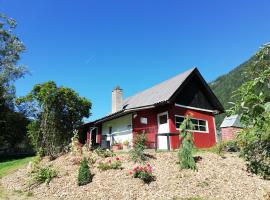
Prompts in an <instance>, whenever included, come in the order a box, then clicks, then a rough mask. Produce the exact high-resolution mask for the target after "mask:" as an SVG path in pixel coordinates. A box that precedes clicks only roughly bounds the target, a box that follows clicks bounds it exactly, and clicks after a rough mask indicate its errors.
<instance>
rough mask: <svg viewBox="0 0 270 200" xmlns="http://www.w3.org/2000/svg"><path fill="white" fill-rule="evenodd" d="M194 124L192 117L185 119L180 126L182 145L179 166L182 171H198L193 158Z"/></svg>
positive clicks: (179, 152) (179, 153)
mask: <svg viewBox="0 0 270 200" xmlns="http://www.w3.org/2000/svg"><path fill="white" fill-rule="evenodd" d="M190 130H193V124H192V121H191V120H190V117H189V116H187V117H185V119H184V121H183V122H182V124H181V126H180V140H182V144H181V146H180V148H179V151H178V158H179V164H180V167H181V168H182V169H193V170H195V169H196V163H195V160H194V158H193V152H194V145H193V133H192V131H190Z"/></svg>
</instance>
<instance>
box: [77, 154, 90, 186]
mask: <svg viewBox="0 0 270 200" xmlns="http://www.w3.org/2000/svg"><path fill="white" fill-rule="evenodd" d="M91 181H92V174H91V172H90V169H89V166H88V161H87V159H86V158H83V160H82V162H81V164H80V169H79V175H78V185H79V186H81V185H86V184H88V183H90V182H91Z"/></svg>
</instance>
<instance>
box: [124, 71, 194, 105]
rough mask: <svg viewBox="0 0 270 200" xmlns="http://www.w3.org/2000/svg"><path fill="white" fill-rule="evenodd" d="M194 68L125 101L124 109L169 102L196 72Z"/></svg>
mask: <svg viewBox="0 0 270 200" xmlns="http://www.w3.org/2000/svg"><path fill="white" fill-rule="evenodd" d="M195 69H196V68H192V69H190V70H188V71H185V72H184V73H181V74H178V75H177V76H175V77H173V78H171V79H169V80H166V81H164V82H162V83H160V84H158V85H155V86H154V87H151V88H149V89H147V90H144V91H142V92H140V93H137V94H135V95H134V96H131V97H129V98H127V99H125V100H124V103H123V108H125V109H131V108H137V107H143V106H148V105H154V104H157V103H160V102H164V101H168V100H169V99H170V97H171V96H172V95H173V94H174V92H175V91H176V90H177V89H178V88H179V87H180V86H181V84H182V83H183V82H184V81H185V80H186V78H187V77H188V76H189V75H190V74H191V73H192V72H193V71H194V70H195Z"/></svg>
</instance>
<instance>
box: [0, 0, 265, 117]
mask: <svg viewBox="0 0 270 200" xmlns="http://www.w3.org/2000/svg"><path fill="white" fill-rule="evenodd" d="M269 10H270V1H269V0H258V1H251V0H250V1H249V0H237V1H235V0H204V1H199V0H186V1H181V0H177V1H171V0H168V1H165V0H163V1H158V0H147V1H145V0H144V1H141V0H134V1H129V0H123V1H118V0H114V1H110V0H108V1H103V0H89V1H86V0H76V1H75V0H73V1H69V0H57V1H55V0H46V1H45V0H43V1H42V0H24V1H20V0H0V12H1V13H5V14H6V15H8V16H10V17H12V18H15V19H16V20H17V22H18V28H17V30H16V33H17V35H18V36H19V37H20V39H21V40H22V41H23V42H24V44H25V45H26V47H27V51H26V52H25V53H24V54H23V56H22V60H21V63H23V64H25V65H27V66H28V68H29V70H30V72H31V75H28V76H26V77H25V78H24V79H21V80H18V81H17V82H16V87H17V96H22V95H25V94H26V93H28V92H29V91H30V90H31V89H32V87H33V86H34V85H35V84H37V83H41V82H45V81H48V80H54V81H56V83H57V84H58V85H64V86H67V87H71V88H73V89H74V90H76V91H77V92H78V93H79V94H80V95H81V96H85V97H87V98H88V99H90V100H91V101H92V103H93V109H92V113H93V114H92V117H90V119H89V120H93V119H95V118H98V117H101V116H103V115H105V114H108V113H109V112H110V111H111V91H112V89H113V87H114V86H116V85H120V86H121V87H122V88H123V89H124V93H125V96H126V97H127V96H130V95H133V94H135V93H136V92H139V91H141V90H144V89H146V88H148V87H150V86H153V85H155V84H156V83H159V82H161V81H163V80H166V79H168V78H170V77H172V76H174V75H176V74H178V73H181V72H183V71H185V70H187V69H189V68H192V67H194V66H197V67H198V68H199V70H200V71H201V73H202V74H203V76H204V77H205V79H206V80H207V81H211V80H214V79H215V78H217V77H218V76H220V75H222V74H224V73H227V72H229V71H230V70H231V69H233V68H234V67H236V66H237V65H239V64H241V63H242V62H244V61H245V60H247V59H248V58H249V57H250V56H251V55H252V54H254V53H255V52H256V51H257V50H258V48H259V46H260V45H262V44H264V43H266V42H268V41H269V40H270V23H269V19H270V12H269Z"/></svg>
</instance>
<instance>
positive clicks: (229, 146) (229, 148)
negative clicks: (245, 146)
mask: <svg viewBox="0 0 270 200" xmlns="http://www.w3.org/2000/svg"><path fill="white" fill-rule="evenodd" d="M224 150H225V151H226V152H238V151H240V148H239V147H238V145H237V142H236V141H235V140H229V141H226V142H224Z"/></svg>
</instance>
